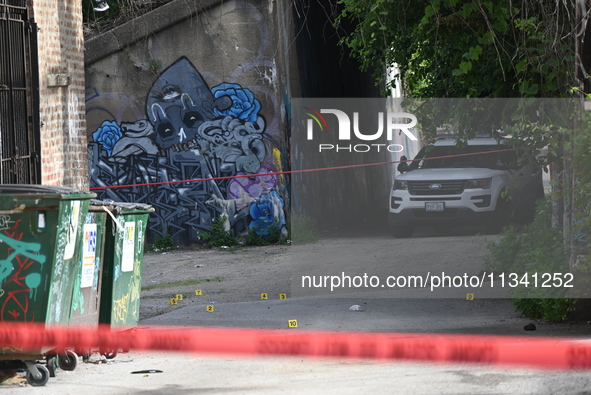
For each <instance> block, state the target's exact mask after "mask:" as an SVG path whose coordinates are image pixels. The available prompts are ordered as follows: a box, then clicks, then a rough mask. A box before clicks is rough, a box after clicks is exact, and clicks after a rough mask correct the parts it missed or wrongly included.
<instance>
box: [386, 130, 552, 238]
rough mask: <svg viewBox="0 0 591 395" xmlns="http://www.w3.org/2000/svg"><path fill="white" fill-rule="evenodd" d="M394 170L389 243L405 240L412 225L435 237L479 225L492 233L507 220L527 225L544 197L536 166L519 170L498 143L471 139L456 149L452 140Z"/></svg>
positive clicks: (506, 148)
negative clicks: (434, 233)
mask: <svg viewBox="0 0 591 395" xmlns="http://www.w3.org/2000/svg"><path fill="white" fill-rule="evenodd" d="M399 170H401V171H403V173H402V174H400V175H399V176H398V177H396V179H395V180H394V184H393V186H392V189H391V192H390V202H389V211H390V212H389V225H390V230H391V232H392V234H393V235H394V236H395V237H409V236H411V235H412V234H413V233H414V231H415V227H416V226H417V225H432V226H434V227H435V230H436V231H437V232H439V233H441V232H445V231H447V230H449V229H450V228H451V227H453V226H455V225H463V224H476V225H480V224H482V225H483V226H484V227H485V231H486V232H488V233H495V232H498V231H500V230H501V228H502V226H503V225H505V224H507V223H508V222H509V221H511V220H514V221H527V220H531V218H532V217H533V214H534V212H535V203H536V200H537V199H539V198H541V197H543V196H544V188H543V183H542V175H541V169H540V168H539V166H535V165H531V166H529V165H528V166H526V165H522V164H520V163H519V161H518V158H517V153H516V151H515V149H513V148H511V147H510V146H508V140H507V139H504V138H502V139H494V138H475V139H471V140H468V141H467V144H463V145H462V146H461V147H457V146H456V140H453V139H447V140H446V139H441V140H437V141H435V143H434V144H430V145H427V146H425V147H423V148H422V149H421V151H420V152H419V153H418V154H417V156H416V157H415V159H414V160H413V161H409V162H407V163H406V165H404V164H403V165H402V166H399Z"/></svg>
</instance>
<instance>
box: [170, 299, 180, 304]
mask: <svg viewBox="0 0 591 395" xmlns="http://www.w3.org/2000/svg"><path fill="white" fill-rule="evenodd" d="M170 304H171V305H177V304H179V301H178V300H177V299H176V298H172V299H170Z"/></svg>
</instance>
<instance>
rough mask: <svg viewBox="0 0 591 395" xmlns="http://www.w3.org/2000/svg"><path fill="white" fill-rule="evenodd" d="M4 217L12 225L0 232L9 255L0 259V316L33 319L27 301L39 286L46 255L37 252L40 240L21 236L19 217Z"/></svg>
mask: <svg viewBox="0 0 591 395" xmlns="http://www.w3.org/2000/svg"><path fill="white" fill-rule="evenodd" d="M3 217H4V218H3V222H4V223H5V224H8V225H11V226H10V227H6V228H4V229H2V231H1V233H0V241H1V242H2V243H3V244H5V245H6V247H7V255H8V256H7V257H6V259H2V260H0V284H2V289H1V290H0V300H1V307H0V317H1V319H2V322H7V321H19V322H32V321H34V320H35V311H32V309H30V307H31V306H30V305H31V301H34V300H36V299H37V291H38V288H39V287H40V286H41V285H42V277H41V273H42V272H43V265H44V264H45V262H46V256H45V255H43V254H41V253H40V251H41V244H40V243H36V242H26V241H24V240H22V239H23V236H24V233H23V232H22V231H20V230H19V227H20V225H21V222H22V220H21V219H17V220H15V221H11V220H10V219H9V218H8V217H5V216H3Z"/></svg>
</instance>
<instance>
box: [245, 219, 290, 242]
mask: <svg viewBox="0 0 591 395" xmlns="http://www.w3.org/2000/svg"><path fill="white" fill-rule="evenodd" d="M285 243H287V238H285V237H283V234H282V232H281V226H280V225H279V222H278V220H277V218H274V219H273V223H272V224H271V226H269V227H267V228H265V229H264V230H263V229H259V228H257V227H254V228H249V229H248V232H247V233H246V234H244V235H242V236H241V244H244V245H249V246H265V245H271V244H285Z"/></svg>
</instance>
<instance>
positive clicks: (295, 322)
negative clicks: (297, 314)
mask: <svg viewBox="0 0 591 395" xmlns="http://www.w3.org/2000/svg"><path fill="white" fill-rule="evenodd" d="M287 327H288V328H297V327H298V320H288V321H287Z"/></svg>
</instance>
